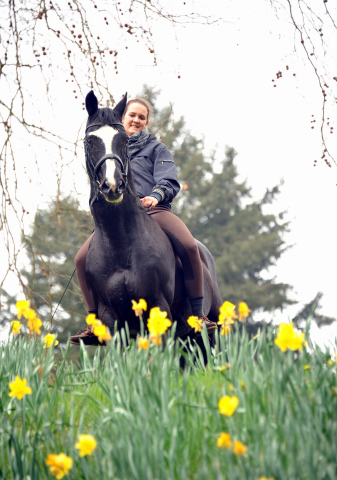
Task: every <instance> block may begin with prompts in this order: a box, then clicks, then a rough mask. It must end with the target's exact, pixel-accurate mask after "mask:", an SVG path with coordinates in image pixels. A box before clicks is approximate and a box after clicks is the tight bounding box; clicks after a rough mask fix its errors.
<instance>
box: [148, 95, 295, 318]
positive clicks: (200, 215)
mask: <svg viewBox="0 0 337 480" xmlns="http://www.w3.org/2000/svg"><path fill="white" fill-rule="evenodd" d="M158 94H159V92H158V91H153V90H151V88H149V87H147V86H145V87H144V89H143V92H142V93H141V96H143V97H145V98H147V99H148V100H149V101H150V103H151V104H152V105H155V104H156V100H157V96H158ZM152 131H153V132H154V133H157V136H159V137H160V139H161V140H162V141H163V143H165V145H167V147H168V148H169V149H170V150H171V152H172V154H173V156H174V159H175V162H176V164H177V168H178V178H179V181H180V183H181V185H182V191H181V192H180V194H179V195H178V197H177V198H176V200H175V201H174V206H173V209H174V212H175V213H176V214H178V215H179V216H180V217H181V219H182V220H183V221H184V222H185V224H186V225H187V227H188V228H189V229H190V231H191V233H192V234H193V236H194V237H195V238H197V239H198V240H200V241H201V242H202V243H204V244H205V245H206V246H207V248H208V249H209V250H210V252H211V253H212V255H213V256H214V258H215V264H216V267H217V274H218V281H219V286H220V290H221V292H222V295H223V297H224V299H226V300H229V301H231V302H232V303H234V304H238V302H240V301H245V302H246V303H247V304H248V305H249V307H250V308H251V310H252V311H254V310H258V309H259V310H264V311H273V310H275V309H283V308H284V307H286V306H287V305H290V304H292V303H294V301H293V300H291V299H290V298H289V292H290V290H291V286H290V285H289V284H286V283H282V282H276V281H275V279H273V278H271V277H270V275H269V276H268V268H269V267H271V266H274V265H275V264H276V262H277V260H278V259H279V258H280V256H281V255H282V253H283V252H284V251H285V250H286V249H287V248H288V247H287V246H286V245H285V242H284V240H283V234H284V233H285V232H286V231H287V227H288V223H287V222H285V221H284V220H283V218H284V215H285V213H284V212H281V213H279V214H278V215H276V214H266V213H265V212H264V210H265V206H266V205H268V204H271V203H272V202H273V201H274V200H275V198H276V197H277V194H278V193H279V190H280V186H279V185H278V186H275V187H274V188H272V189H271V190H267V191H266V193H265V195H264V197H263V198H262V199H261V200H258V201H252V200H251V189H250V188H249V187H248V186H247V184H246V182H239V181H238V171H237V167H236V165H235V157H236V152H235V150H234V149H233V148H227V150H226V152H225V158H224V160H223V161H222V162H221V165H219V162H216V160H215V152H212V153H211V155H209V156H207V155H205V152H204V144H203V139H198V138H196V137H195V136H193V135H192V134H191V133H190V132H189V131H187V130H186V126H185V121H184V119H183V118H179V119H178V120H176V121H175V120H174V118H173V115H172V109H171V108H169V107H168V108H166V109H163V110H162V111H160V112H158V111H156V110H155V122H154V124H153V125H152ZM215 167H216V168H215Z"/></svg>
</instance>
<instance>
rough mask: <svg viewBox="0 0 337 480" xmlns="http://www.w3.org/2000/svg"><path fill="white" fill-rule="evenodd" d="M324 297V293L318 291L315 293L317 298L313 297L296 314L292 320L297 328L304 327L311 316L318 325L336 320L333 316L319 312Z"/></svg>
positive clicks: (328, 323)
mask: <svg viewBox="0 0 337 480" xmlns="http://www.w3.org/2000/svg"><path fill="white" fill-rule="evenodd" d="M322 297H323V293H322V292H318V293H317V294H316V295H315V298H313V299H312V300H311V302H309V303H307V304H306V305H304V307H303V308H302V309H301V310H300V311H299V312H298V313H297V314H296V315H295V317H294V318H293V319H292V322H293V323H294V325H295V326H296V327H297V328H300V327H303V326H304V325H305V323H306V321H307V320H308V318H311V319H312V320H313V321H314V322H315V323H316V324H317V326H318V327H323V326H326V325H331V324H332V323H333V322H335V321H336V319H335V318H333V317H327V316H326V315H322V314H320V313H319V310H320V309H321V304H320V302H321V300H322Z"/></svg>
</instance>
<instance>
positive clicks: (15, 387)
mask: <svg viewBox="0 0 337 480" xmlns="http://www.w3.org/2000/svg"><path fill="white" fill-rule="evenodd" d="M9 388H10V389H11V391H10V392H9V394H8V395H9V396H10V397H16V398H17V399H18V400H22V399H23V397H24V396H25V395H31V394H32V389H31V388H30V387H28V385H27V378H22V379H21V378H20V377H19V376H18V375H15V380H14V382H9Z"/></svg>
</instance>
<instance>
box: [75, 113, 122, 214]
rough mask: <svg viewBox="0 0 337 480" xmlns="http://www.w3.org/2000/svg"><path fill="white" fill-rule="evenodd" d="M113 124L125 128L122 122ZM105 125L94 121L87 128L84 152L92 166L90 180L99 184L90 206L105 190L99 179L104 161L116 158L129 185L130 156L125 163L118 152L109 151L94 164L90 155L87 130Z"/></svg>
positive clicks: (89, 164) (88, 164)
mask: <svg viewBox="0 0 337 480" xmlns="http://www.w3.org/2000/svg"><path fill="white" fill-rule="evenodd" d="M111 125H112V126H115V125H119V126H121V127H123V128H124V125H123V124H122V123H120V122H115V123H112V124H111ZM102 126H103V125H102V124H100V123H93V124H91V125H89V126H88V127H87V128H86V130H85V139H84V152H85V160H86V163H87V166H88V167H90V168H87V170H88V175H89V178H90V180H91V181H92V182H93V183H94V184H95V185H97V187H96V189H95V190H96V191H95V195H94V197H93V198H92V200H91V201H90V206H91V205H92V204H93V203H94V202H95V201H96V200H98V195H99V194H100V193H101V194H102V195H103V192H102V185H101V183H100V181H99V180H98V171H99V169H100V168H101V166H102V165H103V163H105V162H106V161H107V160H116V161H117V162H118V163H119V165H120V167H121V171H122V176H123V179H124V183H125V187H127V186H128V179H127V175H128V167H129V162H128V158H126V161H125V164H124V163H123V161H122V159H121V158H120V157H119V156H118V155H117V154H116V153H107V154H106V155H103V157H101V158H100V159H99V160H98V162H97V163H96V165H94V162H93V161H92V158H91V155H90V152H89V145H88V139H87V131H88V129H89V128H92V127H102Z"/></svg>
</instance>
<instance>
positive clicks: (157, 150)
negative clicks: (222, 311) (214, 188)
mask: <svg viewBox="0 0 337 480" xmlns="http://www.w3.org/2000/svg"><path fill="white" fill-rule="evenodd" d="M150 113H151V106H150V104H149V103H148V102H146V101H145V100H143V99H139V98H136V99H133V100H130V101H129V102H128V103H127V105H126V108H125V112H124V115H123V124H124V127H125V130H126V133H127V134H128V136H129V157H130V163H131V169H132V173H133V179H134V182H135V186H136V190H137V193H138V196H139V198H140V201H141V203H142V205H143V207H145V208H148V209H149V210H148V211H147V214H148V215H151V216H152V217H153V219H154V220H156V222H157V223H158V224H159V225H160V226H161V228H162V229H163V230H164V232H165V233H166V234H167V236H168V237H169V239H170V241H171V243H172V245H173V248H174V250H175V252H176V253H177V255H179V258H180V260H181V263H182V266H183V272H184V281H185V286H186V290H187V293H188V296H189V301H190V304H191V309H192V314H193V315H194V316H196V317H198V318H200V319H202V321H203V323H205V325H206V328H207V330H208V331H209V332H210V331H213V330H216V329H217V325H216V323H215V322H211V321H210V320H209V319H208V318H207V317H206V316H205V315H204V312H203V295H204V290H203V271H202V264H201V259H200V255H199V249H198V247H197V243H196V241H195V239H194V238H193V237H192V235H191V233H190V231H189V230H188V228H187V227H186V225H185V224H184V223H183V222H182V221H181V220H180V218H179V217H177V216H176V215H174V214H173V213H172V212H171V204H170V202H171V201H172V200H173V199H174V197H175V196H176V195H177V193H178V192H179V190H180V186H179V183H178V181H177V171H176V165H175V163H174V160H173V157H172V155H171V153H170V151H169V149H168V148H167V147H166V146H165V145H164V144H163V143H161V142H158V141H156V137H155V136H154V135H151V134H150V133H149V132H148V130H147V128H146V127H147V125H148V123H149V117H150ZM91 238H92V236H91V237H90V238H89V239H88V240H87V241H86V242H85V244H84V245H83V246H82V247H81V248H80V250H79V252H78V253H77V255H76V257H75V265H76V272H77V278H78V282H79V285H80V287H81V290H82V293H83V297H84V300H85V302H86V304H87V307H88V312H89V313H95V314H96V315H97V302H96V301H95V298H94V296H93V294H92V291H91V289H90V288H89V287H88V285H87V282H86V279H85V262H86V256H87V253H88V249H89V243H90V240H91ZM90 335H92V334H91V333H90V330H89V329H86V330H84V331H83V332H82V333H81V334H80V335H75V336H73V337H71V339H72V341H74V343H78V341H79V340H78V339H79V338H81V339H82V340H83V341H85V337H86V336H90Z"/></svg>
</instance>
